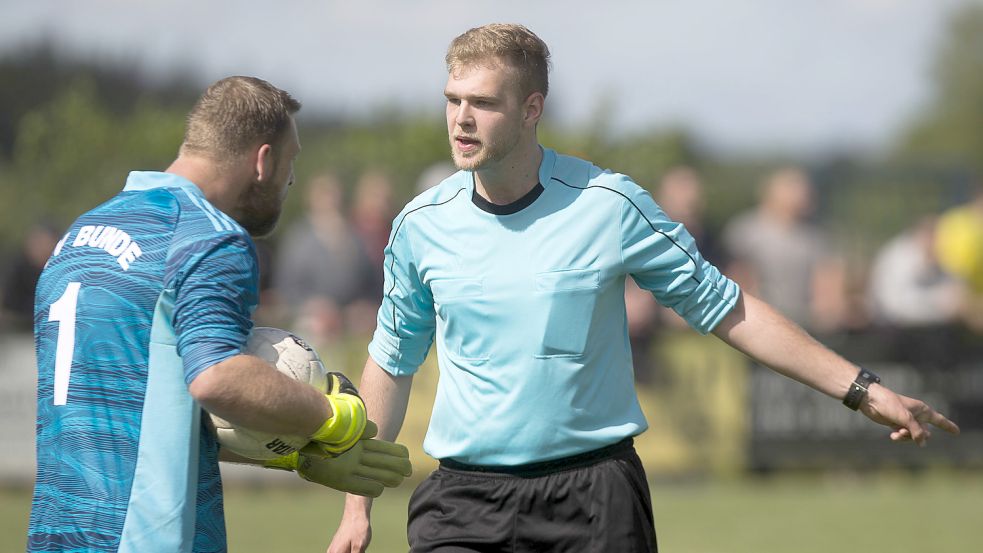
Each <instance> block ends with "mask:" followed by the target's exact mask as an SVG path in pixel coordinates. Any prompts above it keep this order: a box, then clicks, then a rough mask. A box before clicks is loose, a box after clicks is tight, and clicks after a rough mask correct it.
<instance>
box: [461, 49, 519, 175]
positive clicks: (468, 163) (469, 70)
mask: <svg viewBox="0 0 983 553" xmlns="http://www.w3.org/2000/svg"><path fill="white" fill-rule="evenodd" d="M488 65H490V66H485V65H468V66H462V67H456V68H454V69H452V70H451V72H450V74H449V75H448V78H447V86H446V87H445V88H444V96H445V97H446V98H447V135H448V138H449V139H450V145H451V156H452V157H453V159H454V165H456V166H457V168H458V169H464V170H467V171H476V170H478V169H481V168H484V167H487V166H489V165H491V164H497V163H499V162H501V161H502V160H504V159H505V158H507V157H508V155H509V154H510V153H511V152H512V151H513V150H514V149H515V147H516V145H517V144H518V143H519V138H520V137H521V133H522V129H523V126H522V105H521V99H520V98H519V94H518V91H517V89H518V87H517V85H516V84H515V80H514V77H513V76H512V74H511V71H510V70H509V69H508V68H507V67H505V66H504V65H503V64H502V63H501V62H494V63H489V64H488Z"/></svg>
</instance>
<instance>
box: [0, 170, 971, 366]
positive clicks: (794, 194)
mask: <svg viewBox="0 0 983 553" xmlns="http://www.w3.org/2000/svg"><path fill="white" fill-rule="evenodd" d="M453 171H454V168H453V167H452V166H450V165H449V164H448V163H436V164H434V165H433V166H431V167H430V168H428V169H427V170H426V171H424V172H423V173H422V174H421V175H419V177H418V179H417V187H416V191H417V192H419V191H422V190H423V189H425V188H426V187H428V186H432V185H434V184H436V183H438V182H439V181H440V180H441V179H442V178H444V177H446V176H448V175H449V174H450V173H451V172H453ZM641 184H643V185H644V186H646V187H647V188H648V189H649V191H650V192H651V193H652V195H653V196H654V198H655V199H656V202H657V203H658V204H659V205H660V206H661V207H662V209H663V210H664V211H665V212H666V214H667V215H668V216H669V217H670V218H671V219H673V220H675V221H678V222H680V223H682V224H684V225H685V226H686V228H687V229H688V230H689V232H690V233H691V234H692V235H693V236H694V238H695V239H696V242H697V244H698V246H699V248H700V251H701V253H702V254H703V256H704V257H705V258H707V259H708V260H710V261H711V262H712V263H714V264H715V265H717V266H718V267H720V268H721V269H722V270H723V271H724V272H725V273H727V274H728V275H730V276H731V277H732V278H734V279H735V280H737V281H738V282H739V283H740V284H741V286H742V287H743V288H744V289H745V290H748V291H749V292H751V293H753V294H756V295H758V296H760V297H762V298H764V299H765V300H767V301H768V302H770V303H771V304H772V305H774V306H776V307H777V308H778V309H780V310H781V311H782V312H784V313H785V314H786V315H788V316H789V317H790V318H791V319H793V320H794V321H795V322H797V323H798V324H800V325H801V326H803V327H805V328H806V329H808V330H810V331H811V332H813V333H814V334H816V335H818V336H820V337H827V338H829V337H835V336H836V335H842V334H852V335H858V334H859V335H864V336H868V337H870V339H871V340H877V341H879V342H880V343H884V342H885V341H886V342H887V343H888V344H890V345H889V346H887V347H886V348H884V349H885V350H886V351H889V352H891V355H894V356H896V359H895V360H897V361H901V362H907V363H913V364H916V365H921V364H923V362H924V361H929V362H930V364H933V365H944V364H946V363H951V362H954V361H955V359H950V357H952V356H953V355H957V352H958V347H956V342H957V341H959V340H963V339H965V336H967V335H969V336H976V337H981V336H983V185H981V183H979V182H975V183H972V184H971V185H970V186H968V187H967V188H966V190H967V193H966V195H965V196H966V197H965V199H964V200H963V201H961V202H958V203H954V204H953V205H949V206H946V207H945V208H943V209H941V210H939V211H938V212H937V213H930V214H925V215H923V216H920V217H918V218H916V219H913V220H911V221H910V222H909V224H908V226H907V227H906V228H903V229H902V230H901V231H900V232H899V233H897V234H896V235H895V236H892V237H889V238H888V239H887V240H886V241H885V242H883V243H882V244H880V245H879V246H878V247H877V249H876V250H875V251H874V255H873V256H871V257H869V258H868V259H865V260H863V265H862V266H860V267H857V266H852V267H848V265H849V264H850V263H848V258H847V255H845V253H844V252H843V251H840V250H839V248H838V247H837V243H835V242H834V241H833V240H832V239H831V237H830V234H831V229H829V228H828V226H827V223H828V222H827V221H824V220H823V219H822V217H818V216H817V210H816V190H815V187H814V184H813V182H812V180H811V177H810V174H809V172H808V171H807V170H805V169H804V168H801V167H796V166H785V167H778V168H775V169H773V170H771V171H769V172H765V173H763V174H762V175H761V177H760V183H759V186H758V189H757V203H756V204H755V205H753V206H751V207H750V208H748V209H746V210H744V211H736V212H734V213H733V215H732V216H730V217H729V218H727V219H726V220H725V221H724V224H723V225H719V228H709V226H708V224H707V221H706V217H705V212H706V208H707V205H708V203H711V202H713V201H714V198H713V197H708V195H707V193H706V189H705V186H704V183H703V177H702V176H701V174H700V173H699V171H697V170H696V169H694V168H692V167H688V166H675V167H672V168H670V169H669V170H668V171H666V172H665V173H664V174H663V175H662V176H661V178H659V179H658V180H657V182H653V183H641ZM292 193H293V194H295V195H300V196H301V198H300V202H299V203H300V205H301V206H302V208H303V209H302V211H301V213H299V214H298V215H297V216H295V217H293V218H292V219H291V220H288V221H284V222H283V224H281V226H280V228H279V229H278V230H277V231H276V232H275V233H274V234H273V235H272V236H271V237H269V238H268V239H261V240H258V241H257V248H258V253H259V259H260V264H261V275H262V280H261V288H262V291H261V298H262V299H261V304H260V308H259V311H258V312H257V313H256V317H255V319H256V323H257V324H258V325H261V326H278V327H283V328H289V329H292V330H293V331H295V332H297V333H298V334H300V335H301V336H304V337H306V338H307V339H309V340H310V341H311V342H313V343H315V344H318V345H319V346H321V347H330V346H332V345H333V344H337V343H338V342H341V341H346V340H352V339H354V340H355V341H357V342H367V341H368V339H369V337H370V335H371V333H372V331H373V329H374V327H375V317H376V312H377V310H378V307H379V304H380V301H381V298H382V294H383V282H382V277H383V268H382V266H383V259H384V249H385V246H386V243H387V241H388V239H389V235H390V230H391V223H392V221H393V219H394V217H395V216H396V214H397V213H398V212H399V210H400V209H401V207H402V205H403V200H402V199H401V198H397V197H396V194H395V191H394V187H393V184H392V182H391V177H390V176H389V175H388V174H387V173H386V171H385V170H383V169H381V168H373V169H370V170H367V171H365V172H363V173H361V174H360V175H358V176H357V178H355V179H353V180H352V182H345V181H344V179H343V177H342V176H340V175H339V174H336V173H332V172H330V171H327V170H325V171H320V172H313V173H312V175H311V176H310V177H309V178H307V179H305V180H304V181H303V182H300V183H298V184H297V185H295V189H294V190H293V192H292ZM62 232H63V229H62V228H60V227H59V226H57V225H56V224H54V223H51V222H45V221H39V222H37V223H36V224H34V225H33V226H32V227H31V229H30V231H29V232H28V233H27V234H26V237H25V238H24V240H23V243H22V244H21V247H20V248H19V249H18V250H17V251H15V252H13V253H12V254H11V255H9V257H8V258H7V259H5V260H4V262H3V263H2V267H3V272H2V292H0V302H2V312H0V328H2V329H3V331H5V332H23V333H28V332H30V331H31V327H32V320H33V297H34V285H35V282H36V281H37V277H38V275H39V274H40V271H41V270H42V268H43V266H44V263H45V261H46V260H47V258H48V256H49V254H50V253H51V251H52V249H53V248H54V246H55V244H56V243H57V241H58V240H59V239H60V238H61V234H62ZM852 263H853V265H856V263H857V262H856V260H852ZM625 295H626V305H627V319H628V326H629V334H630V336H631V340H632V349H633V351H634V353H635V356H636V359H635V367H636V376H637V378H638V380H639V381H640V382H642V383H645V382H649V381H651V380H652V379H653V377H654V376H655V374H656V373H657V370H658V368H657V367H656V363H655V362H654V360H653V357H652V355H651V352H652V350H653V344H654V343H656V342H658V340H660V338H664V337H666V336H671V335H672V334H673V333H675V332H678V331H679V330H680V329H681V328H683V327H684V326H685V323H683V322H682V320H681V319H680V318H679V317H678V316H676V315H675V314H674V313H673V312H672V311H671V310H670V309H667V308H664V307H662V306H660V305H658V304H657V303H656V302H655V300H654V298H653V297H652V295H651V294H650V293H649V292H646V291H644V290H641V289H639V288H638V287H637V286H636V285H635V284H634V282H633V281H631V279H628V281H627V282H626V292H625Z"/></svg>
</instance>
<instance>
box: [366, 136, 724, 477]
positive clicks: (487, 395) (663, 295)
mask: <svg viewBox="0 0 983 553" xmlns="http://www.w3.org/2000/svg"><path fill="white" fill-rule="evenodd" d="M539 182H540V185H541V186H542V189H541V190H540V189H539V188H538V187H537V189H534V191H533V192H532V193H530V195H529V196H527V198H526V199H525V200H526V201H525V202H523V201H522V200H520V201H519V202H517V204H513V206H512V209H509V206H505V207H504V208H498V209H496V208H495V206H490V205H488V204H487V202H481V201H480V197H479V198H478V199H473V195H474V179H473V173H471V172H467V171H461V172H458V173H456V174H454V175H453V176H451V177H449V178H448V179H446V180H444V181H443V182H441V183H440V184H439V185H437V186H435V187H434V188H432V189H430V190H427V191H426V192H424V193H423V194H421V195H420V196H418V197H417V198H415V199H414V200H413V201H411V202H410V203H409V204H408V205H407V206H406V207H405V208H404V209H403V211H402V212H401V213H400V214H399V216H397V218H396V220H395V221H394V223H393V232H392V235H391V237H390V241H389V245H388V246H387V248H386V261H385V296H384V299H383V304H382V307H381V308H380V310H379V317H378V326H377V328H376V332H375V335H374V337H373V340H372V342H371V344H370V345H369V354H370V355H371V357H372V359H373V360H375V361H376V362H377V363H378V364H379V365H380V366H381V367H383V368H384V369H385V370H386V371H388V372H390V373H391V374H393V375H408V374H412V373H413V372H415V371H416V370H417V369H418V367H419V365H420V364H421V363H422V362H423V360H424V358H425V357H426V354H427V352H428V350H429V349H430V346H431V343H432V342H433V341H434V339H435V338H436V343H437V359H438V365H439V368H440V379H439V384H438V386H437V396H436V400H435V403H434V407H433V416H432V418H431V420H430V427H429V430H428V432H427V437H426V439H425V441H424V450H425V451H426V452H427V453H428V454H430V455H431V456H433V457H435V458H438V459H442V458H453V459H455V460H457V461H461V462H465V463H472V464H484V465H516V464H523V463H530V462H536V461H544V460H549V459H556V458H560V457H565V456H569V455H575V454H578V453H583V452H585V451H590V450H593V449H597V448H600V447H603V446H606V445H609V444H612V443H615V442H618V441H619V440H621V439H623V438H625V437H628V436H634V435H636V434H639V433H641V432H643V431H644V430H645V429H646V428H647V426H648V425H647V423H646V422H645V417H644V416H643V414H642V410H641V408H640V406H639V404H638V399H637V395H636V393H635V388H634V372H633V370H632V365H631V351H630V346H629V343H628V325H627V320H626V316H625V301H624V294H625V276H626V275H631V276H632V277H633V278H634V279H635V281H636V282H638V284H639V286H641V287H642V288H644V289H647V290H650V291H652V293H653V294H654V295H655V297H656V298H657V299H658V300H659V302H660V303H662V304H663V305H666V306H668V307H671V308H673V309H674V310H675V311H676V312H677V313H679V314H680V315H681V316H682V317H683V318H684V319H685V320H686V321H687V322H688V323H689V324H690V325H691V326H692V327H693V328H695V329H696V330H697V331H699V332H701V333H707V332H709V331H710V330H712V329H713V328H714V326H716V324H717V323H718V322H720V320H721V319H722V318H723V317H724V316H725V315H726V314H727V313H728V312H729V311H730V310H731V309H732V308H733V306H734V304H735V303H736V301H737V298H738V295H739V289H738V286H737V284H735V283H734V282H733V281H731V280H730V279H728V278H727V277H725V276H724V275H722V274H721V273H720V271H718V270H717V269H716V268H715V267H714V266H712V265H710V264H709V263H707V262H706V261H705V260H704V259H703V258H702V257H701V256H700V254H699V252H698V251H697V249H696V246H695V244H694V242H693V239H692V237H691V236H690V235H689V233H687V232H686V229H685V228H683V226H682V225H681V224H679V223H675V222H672V221H670V220H669V219H668V218H667V217H666V215H665V214H664V213H663V212H662V210H661V209H660V208H659V206H658V205H656V204H655V202H654V201H653V200H652V197H651V196H650V195H649V194H648V192H646V191H645V190H643V189H642V188H641V187H639V186H638V185H636V184H635V183H634V182H632V181H631V180H630V179H629V178H628V177H626V176H624V175H619V174H615V173H611V172H607V171H603V170H601V169H600V168H598V167H596V166H594V165H592V164H591V163H589V162H586V161H583V160H580V159H576V158H573V157H569V156H563V155H557V154H556V152H554V151H552V150H549V149H544V155H543V161H542V165H541V167H540V170H539ZM537 191H539V192H540V193H539V195H538V197H537V196H536V193H537ZM529 200H532V201H531V203H529ZM482 203H484V204H485V205H484V209H483V208H482V207H479V204H482ZM526 203H528V205H524V204H526ZM515 208H518V209H517V210H516V209H515ZM490 211H499V213H497V214H496V213H492V212H490Z"/></svg>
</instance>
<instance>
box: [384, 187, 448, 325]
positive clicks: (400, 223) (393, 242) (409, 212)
mask: <svg viewBox="0 0 983 553" xmlns="http://www.w3.org/2000/svg"><path fill="white" fill-rule="evenodd" d="M464 190H466V189H465V188H464V187H461V188H459V189H458V191H457V192H455V193H454V195H453V196H451V197H450V198H447V199H446V200H444V201H442V202H438V203H435V204H424V205H421V206H420V207H415V208H413V209H411V210H409V211H407V212H406V215H403V218H402V219H400V220H399V224H398V225H396V230H395V231H393V238H392V243H391V244H389V247H390V250H391V249H392V246H393V244H395V243H396V236H398V235H399V229H401V228H403V221H405V220H406V218H407V217H409V216H410V215H412V214H413V213H416V212H417V211H420V210H421V209H423V208H425V207H435V206H438V205H444V204H446V203H449V202H450V201H452V200H453V199H454V198H456V197H458V195H460V194H461V192H463V191H464ZM395 266H396V253H395V252H393V260H392V262H391V263H390V264H389V273H390V274H392V275H393V285H392V287H391V288H390V289H389V291H388V292H386V297H387V298H390V299H389V301H390V302H392V304H393V334H395V335H396V337H397V338H402V336H400V335H399V330H397V329H396V302H394V301H392V293H393V290H395V289H396V274H395V273H394V272H393V267H395Z"/></svg>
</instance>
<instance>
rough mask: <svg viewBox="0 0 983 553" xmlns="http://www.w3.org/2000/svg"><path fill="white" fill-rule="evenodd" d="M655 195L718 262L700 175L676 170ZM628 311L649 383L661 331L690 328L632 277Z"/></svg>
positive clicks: (635, 354)
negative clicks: (640, 286) (706, 222)
mask: <svg viewBox="0 0 983 553" xmlns="http://www.w3.org/2000/svg"><path fill="white" fill-rule="evenodd" d="M653 196H654V198H655V201H656V203H658V204H659V207H661V208H662V210H663V211H664V212H665V213H666V215H668V216H669V218H670V219H672V220H673V221H677V222H679V223H682V224H683V226H685V227H686V230H687V231H689V233H690V234H691V235H692V236H693V238H694V240H696V245H697V247H698V248H699V249H700V253H701V254H702V255H703V257H704V258H706V259H707V260H709V261H710V262H711V263H714V262H716V260H717V259H718V257H719V254H718V248H717V241H716V239H715V238H714V237H713V236H712V235H711V234H710V233H709V232H708V231H707V229H706V226H705V224H704V218H703V215H704V206H705V201H704V195H703V184H702V183H701V181H700V177H699V174H697V172H696V171H695V170H693V169H692V168H690V167H685V166H680V167H675V168H673V169H671V170H669V171H668V172H667V173H666V174H665V175H664V176H663V177H662V179H661V180H660V181H659V187H658V190H656V192H655V194H653ZM625 309H626V311H627V317H628V337H629V340H630V342H631V351H632V358H633V364H634V367H635V379H636V380H637V381H638V382H640V383H649V382H651V381H652V379H653V377H654V376H655V372H656V366H655V360H654V358H653V352H652V348H653V345H654V343H655V341H656V340H657V338H658V335H659V333H660V331H661V330H662V329H663V327H666V326H668V327H671V328H679V329H682V328H689V326H688V325H687V324H686V322H685V321H683V319H682V318H680V317H679V316H678V315H676V313H675V312H674V311H672V310H671V309H669V308H666V307H662V306H660V305H659V304H658V302H656V301H655V297H654V296H653V295H652V293H651V292H648V291H646V290H643V289H641V288H639V287H638V285H637V284H635V281H634V280H632V279H631V278H629V279H627V282H626V283H625Z"/></svg>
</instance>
